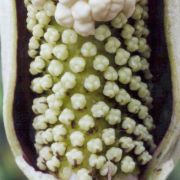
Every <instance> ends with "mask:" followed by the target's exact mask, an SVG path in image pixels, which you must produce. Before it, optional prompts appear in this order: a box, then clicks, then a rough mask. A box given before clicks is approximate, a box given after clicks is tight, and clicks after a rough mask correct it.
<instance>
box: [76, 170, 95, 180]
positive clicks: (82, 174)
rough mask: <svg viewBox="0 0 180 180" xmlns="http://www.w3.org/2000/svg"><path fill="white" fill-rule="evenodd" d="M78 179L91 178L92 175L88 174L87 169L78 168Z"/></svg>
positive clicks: (91, 179) (89, 179) (90, 179)
mask: <svg viewBox="0 0 180 180" xmlns="http://www.w3.org/2000/svg"><path fill="white" fill-rule="evenodd" d="M77 177H78V180H93V178H92V176H91V175H90V173H89V171H88V170H87V169H80V170H79V171H78V172H77Z"/></svg>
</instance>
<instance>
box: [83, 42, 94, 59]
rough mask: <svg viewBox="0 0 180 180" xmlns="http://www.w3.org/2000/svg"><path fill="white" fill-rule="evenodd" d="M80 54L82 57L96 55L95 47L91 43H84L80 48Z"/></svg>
mask: <svg viewBox="0 0 180 180" xmlns="http://www.w3.org/2000/svg"><path fill="white" fill-rule="evenodd" d="M81 54H82V55H83V56H84V57H91V56H95V55H96V54H97V47H96V45H95V44H93V43H92V42H86V43H84V44H83V45H82V47H81Z"/></svg>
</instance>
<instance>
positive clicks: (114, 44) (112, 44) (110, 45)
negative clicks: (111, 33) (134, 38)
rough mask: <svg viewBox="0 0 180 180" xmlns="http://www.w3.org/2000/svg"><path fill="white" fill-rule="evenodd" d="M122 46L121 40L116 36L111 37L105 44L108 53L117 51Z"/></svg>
mask: <svg viewBox="0 0 180 180" xmlns="http://www.w3.org/2000/svg"><path fill="white" fill-rule="evenodd" d="M120 46H121V42H120V41H119V39H118V38H116V37H110V38H108V40H107V43H106V44H105V50H106V51H107V52H108V53H112V54H113V53H116V51H117V49H118V48H119V47H120Z"/></svg>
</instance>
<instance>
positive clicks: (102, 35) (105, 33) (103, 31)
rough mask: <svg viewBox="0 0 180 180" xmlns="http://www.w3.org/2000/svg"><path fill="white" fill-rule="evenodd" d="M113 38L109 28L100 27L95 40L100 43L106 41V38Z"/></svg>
mask: <svg viewBox="0 0 180 180" xmlns="http://www.w3.org/2000/svg"><path fill="white" fill-rule="evenodd" d="M110 36H111V31H110V29H109V27H108V26H106V25H100V26H99V27H98V28H96V31H95V38H96V39H97V40H99V41H104V40H105V39H106V38H108V37H110Z"/></svg>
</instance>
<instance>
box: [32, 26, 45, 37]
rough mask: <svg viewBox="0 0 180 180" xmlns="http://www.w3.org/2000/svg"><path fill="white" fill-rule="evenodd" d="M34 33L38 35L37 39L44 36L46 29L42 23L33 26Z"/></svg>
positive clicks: (35, 35)
mask: <svg viewBox="0 0 180 180" xmlns="http://www.w3.org/2000/svg"><path fill="white" fill-rule="evenodd" d="M32 34H33V36H34V37H36V38H37V39H39V38H41V37H43V35H44V30H43V27H42V25H40V24H36V25H34V26H33V28H32Z"/></svg>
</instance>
